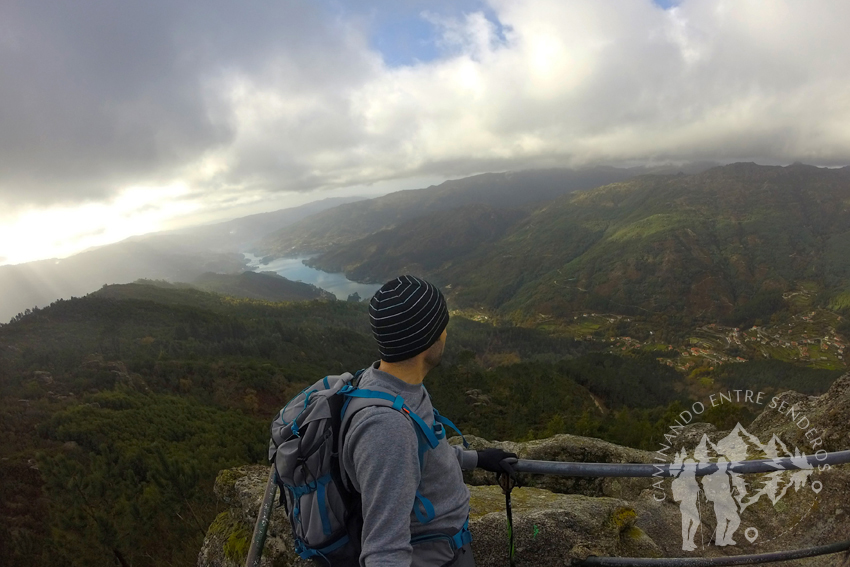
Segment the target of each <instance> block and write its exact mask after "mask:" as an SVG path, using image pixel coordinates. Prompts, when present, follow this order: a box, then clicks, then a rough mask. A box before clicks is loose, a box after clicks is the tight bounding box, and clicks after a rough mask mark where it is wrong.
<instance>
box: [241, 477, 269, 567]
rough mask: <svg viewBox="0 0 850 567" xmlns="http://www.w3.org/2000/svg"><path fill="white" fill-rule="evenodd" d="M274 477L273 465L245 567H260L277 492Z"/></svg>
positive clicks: (258, 512)
mask: <svg viewBox="0 0 850 567" xmlns="http://www.w3.org/2000/svg"><path fill="white" fill-rule="evenodd" d="M276 475H277V471H275V468H274V465H272V466H271V469H270V470H269V481H268V482H267V483H266V492H265V494H263V502H262V504H260V509H259V510H258V511H257V523H256V524H254V536H253V537H252V538H251V548H250V549H249V550H248V558H247V559H246V560H245V567H259V566H260V558H261V557H262V556H263V546H264V545H265V544H266V531H267V530H268V529H269V520H270V518H271V515H272V507H273V506H274V496H275V493H276V492H277V483H276V482H275V476H276Z"/></svg>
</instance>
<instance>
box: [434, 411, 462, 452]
mask: <svg viewBox="0 0 850 567" xmlns="http://www.w3.org/2000/svg"><path fill="white" fill-rule="evenodd" d="M434 423H441V424H443V425H447V426H449V427H451V428H452V429H454V430H455V431H456V432H457V434H458V435H460V438H461V439H462V440H463V446H464V448H466V449H469V443H467V442H466V437H464V436H463V433H461V432H460V429H458V428H457V426H456V425H455V424H454V423H452V420H450V419H449V418H447V417H445V416H443V415H440V412H438V411H437V410H436V409H435V410H434Z"/></svg>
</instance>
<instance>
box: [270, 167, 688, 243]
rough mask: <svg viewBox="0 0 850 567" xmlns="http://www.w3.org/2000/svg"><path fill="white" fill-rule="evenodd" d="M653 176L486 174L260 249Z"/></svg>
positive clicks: (342, 217)
mask: <svg viewBox="0 0 850 567" xmlns="http://www.w3.org/2000/svg"><path fill="white" fill-rule="evenodd" d="M691 167H697V168H698V167H699V166H691ZM660 169H661V170H662V171H669V170H670V168H668V167H663V168H660ZM686 169H687V167H686ZM650 171H653V170H651V169H648V168H644V167H635V168H630V169H620V168H614V167H592V168H586V169H542V170H528V171H509V172H505V173H485V174H482V175H475V176H472V177H466V178H463V179H456V180H451V181H446V182H445V183H441V184H440V185H438V186H436V187H435V186H431V187H426V188H424V189H415V190H408V191H396V192H395V193H390V194H389V195H384V196H383V197H377V198H375V199H370V200H368V201H363V202H359V203H351V204H348V205H343V206H339V207H335V208H333V209H331V210H328V211H324V212H322V213H319V214H316V215H312V216H311V217H309V218H307V219H304V220H303V221H301V222H298V223H295V224H293V225H291V226H288V227H285V228H283V229H281V230H279V231H277V232H274V233H271V234H269V235H268V236H266V237H265V238H264V239H263V240H262V242H260V243H258V245H257V247H256V248H257V252H258V254H260V255H275V256H286V255H298V254H314V253H316V252H324V251H328V250H331V249H332V248H333V247H334V246H337V245H340V244H346V243H349V242H352V241H354V240H357V239H358V238H363V237H365V236H368V235H370V234H373V233H375V232H377V231H379V230H385V229H391V228H393V227H395V226H398V225H400V224H401V223H404V222H406V221H408V220H410V219H414V218H417V217H421V216H424V215H429V214H432V213H438V212H440V211H447V210H450V209H454V208H457V207H464V206H467V205H474V204H487V205H489V206H491V207H498V208H518V207H526V206H533V203H539V202H542V201H548V200H551V199H555V198H557V197H560V196H563V195H566V194H569V193H571V192H573V191H580V190H584V189H591V188H593V187H598V186H600V185H606V184H608V183H613V182H615V181H622V180H625V179H629V178H631V177H634V176H636V175H640V174H644V173H648V172H650Z"/></svg>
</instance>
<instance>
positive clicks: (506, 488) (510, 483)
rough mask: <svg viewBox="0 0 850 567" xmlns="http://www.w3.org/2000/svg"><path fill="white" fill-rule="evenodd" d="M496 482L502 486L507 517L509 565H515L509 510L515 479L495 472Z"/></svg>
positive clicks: (512, 520) (512, 525)
mask: <svg viewBox="0 0 850 567" xmlns="http://www.w3.org/2000/svg"><path fill="white" fill-rule="evenodd" d="M496 482H498V483H499V486H501V487H502V492H503V493H504V494H505V515H506V516H507V519H508V560H509V561H510V565H511V567H514V566H515V565H516V562H515V561H516V560H515V558H514V556H515V554H516V547H515V546H514V518H513V512H512V510H511V490H513V488H514V487H515V486H517V483H516V480H515V479H513V478H511V475H509V474H507V473H496Z"/></svg>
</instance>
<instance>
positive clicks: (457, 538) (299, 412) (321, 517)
mask: <svg viewBox="0 0 850 567" xmlns="http://www.w3.org/2000/svg"><path fill="white" fill-rule="evenodd" d="M362 373H363V370H359V371H357V372H356V373H355V374H354V375H352V374H350V373H347V372H346V373H345V374H343V375H341V376H325V377H324V378H322V379H321V380H319V381H318V382H316V383H315V384H313V385H311V386H308V387H307V388H305V389H304V390H302V391H301V393H299V394H298V395H297V396H295V397H294V398H293V399H292V400H290V401H289V402H288V403H287V404H286V405H285V406H284V407H283V409H282V410H281V411H280V414H279V415H278V416H277V418H276V419H275V420H274V422H272V426H271V441H270V443H269V460H270V461H272V462H273V463H274V466H275V473H276V477H275V481H276V483H277V485H278V487H279V488H280V491H281V493H280V504H281V505H282V506H283V507H284V509H285V511H286V514H287V517H288V518H289V522H290V524H291V526H292V537H293V539H294V541H295V552H296V553H298V555H299V556H301V558H303V559H319V558H322V559H324V561H325V562H326V563H327V564H328V565H331V566H336V565H359V558H360V537H361V532H362V527H363V518H362V510H361V507H360V496H359V494H357V493H356V492H355V491H354V490H352V489H349V488H348V485H347V483H346V482H345V480H344V478H343V475H344V471H343V470H342V465H341V464H340V455H341V454H342V440H343V439H344V436H345V430H346V427H347V425H348V423H349V422H350V420H351V418H352V416H353V415H354V414H355V413H356V412H357V411H359V410H360V409H362V408H364V407H369V406H383V407H391V408H393V409H395V410H397V411H399V412H402V413H403V414H404V415H405V416H407V417H408V418H409V420H410V422H411V424H412V426H413V427H414V429H415V430H416V433H417V439H418V440H419V462H420V466H421V465H422V462H423V457H424V455H425V452H426V451H427V450H428V449H433V448H434V447H436V446H437V444H438V443H439V442H440V440H441V439H443V438H444V437H445V435H446V434H445V427H444V426H448V427H451V428H452V429H454V430H455V431H457V432H458V433H459V434H460V431H459V430H458V429H457V427H455V426H454V424H453V423H452V422H451V421H450V420H449V419H447V418H445V417H443V416H441V415H440V413H439V412H438V411H437V410H434V425H433V427H428V425H426V424H425V422H424V421H423V420H422V418H420V417H419V416H418V415H416V414H415V413H414V412H412V411H410V409H409V408H408V407H407V406H406V405H405V403H404V399H403V398H402V397H401V396H396V395H394V394H391V393H389V392H386V391H383V390H379V389H362V388H358V387H357V384H358V382H359V379H360V375H361V374H362ZM461 437H463V435H462V434H461ZM463 443H464V446H468V445H467V443H466V439H463ZM413 512H414V514H415V515H416V519H417V520H418V521H419V522H421V523H423V524H425V523H428V522H430V521H431V520H433V519H434V507H433V506H432V505H431V502H430V501H428V499H427V498H425V497H423V496H422V495H421V494H420V493H419V491H417V492H416V501H415V504H414V509H413ZM434 538H445V539H449V540H450V543H451V545H452V547H453V549H455V550H456V549H459V548H461V547H463V545H465V544H467V543H469V542H471V541H472V537H471V535H470V533H469V529H468V521H467V523H466V524H464V526H463V528H462V529H461V530H460V531H459V532H458V533H457V534H455V535H454V536H451V537H450V536H447V535H444V534H433V535H432V534H426V535H420V536H417V537H415V538H413V539H411V543H417V542H422V541H428V540H432V539H434Z"/></svg>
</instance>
